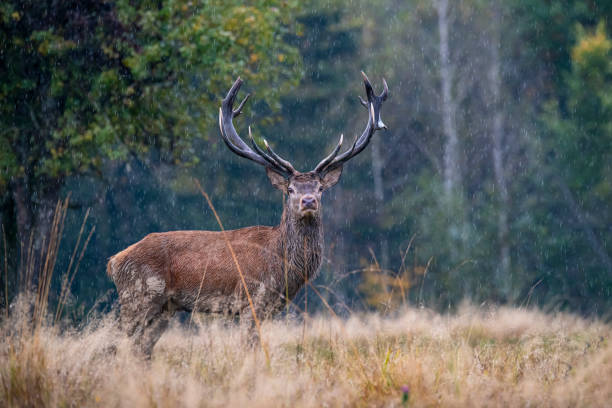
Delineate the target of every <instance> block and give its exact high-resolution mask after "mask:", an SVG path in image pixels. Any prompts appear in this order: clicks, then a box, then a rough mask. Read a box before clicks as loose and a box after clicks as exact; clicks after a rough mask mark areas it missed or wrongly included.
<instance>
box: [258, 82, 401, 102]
mask: <svg viewBox="0 0 612 408" xmlns="http://www.w3.org/2000/svg"><path fill="white" fill-rule="evenodd" d="M382 80H383V91H382V93H381V94H380V98H381V99H382V100H383V101H386V100H387V97H388V96H389V87H388V86H387V81H386V80H385V78H383V79H382ZM247 97H248V95H247Z"/></svg>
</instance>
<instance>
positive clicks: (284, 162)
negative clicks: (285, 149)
mask: <svg viewBox="0 0 612 408" xmlns="http://www.w3.org/2000/svg"><path fill="white" fill-rule="evenodd" d="M264 145H265V146H266V150H267V151H268V153H269V154H270V156H272V158H273V159H274V160H276V161H277V162H278V163H279V164H280V165H281V166H282V167H285V170H286V171H288V172H289V173H297V171H296V170H295V169H294V168H293V165H292V164H291V163H289V162H288V161H287V160H285V159H283V158H282V157H280V156H279V155H278V154H276V153H275V152H274V150H272V148H271V147H270V145H269V144H268V141H267V140H266V139H264Z"/></svg>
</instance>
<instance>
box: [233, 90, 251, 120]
mask: <svg viewBox="0 0 612 408" xmlns="http://www.w3.org/2000/svg"><path fill="white" fill-rule="evenodd" d="M250 96H251V94H250V93H248V94H246V96H245V97H244V99H243V100H242V102H240V105H238V107H237V108H236V109H234V110H233V111H232V117H234V118H235V117H236V116H238V115H240V114H241V113H242V107H243V106H244V104H245V103H246V101H248V100H249V97H250Z"/></svg>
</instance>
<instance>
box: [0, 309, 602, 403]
mask: <svg viewBox="0 0 612 408" xmlns="http://www.w3.org/2000/svg"><path fill="white" fill-rule="evenodd" d="M22 303H25V302H22ZM27 309H28V308H27V307H23V306H22V307H21V310H22V311H23V312H20V311H19V310H20V308H17V310H15V311H14V313H12V315H11V316H10V317H9V318H8V319H6V318H5V320H4V321H3V322H2V325H1V327H0V331H1V333H0V338H1V339H2V340H0V405H3V406H8V407H21V406H53V407H56V406H85V407H88V406H103V407H123V406H125V407H150V406H151V407H152V406H158V407H164V406H185V407H207V406H218V407H226V406H238V407H242V406H249V407H258V406H261V407H269V406H291V407H294V406H316V407H318V406H402V405H405V406H406V405H407V406H488V407H491V406H543V407H576V406H580V407H589V406H594V407H598V406H599V407H604V406H609V403H610V401H612V345H611V344H610V334H611V332H612V329H611V327H610V326H609V325H606V324H603V323H601V322H598V321H589V320H584V319H581V318H578V317H576V316H572V315H567V314H556V315H547V314H543V313H540V312H537V311H525V310H518V309H510V308H500V309H487V310H482V309H477V308H474V307H470V306H465V307H463V308H462V309H461V310H460V312H459V313H458V314H456V315H454V316H446V315H440V314H436V313H433V312H431V311H428V310H426V309H405V310H403V311H402V312H401V313H398V314H397V315H396V316H395V317H387V318H382V317H381V316H380V315H377V314H364V315H359V316H358V315H354V316H353V317H351V318H350V319H348V320H344V321H343V320H338V319H335V318H326V317H317V318H314V319H311V320H309V321H308V323H307V324H306V327H305V331H304V332H303V330H304V328H303V327H302V325H301V323H298V322H296V321H291V320H289V321H288V320H278V321H267V322H264V323H263V325H262V335H263V337H264V341H266V343H267V344H268V346H269V353H270V363H269V365H268V364H267V363H266V358H265V356H264V354H263V352H262V351H261V349H258V348H248V347H246V346H244V343H245V342H244V341H242V340H243V339H241V336H242V332H241V330H240V329H239V328H238V327H236V326H234V325H233V324H229V323H227V322H224V321H222V320H212V319H210V320H201V318H200V317H198V316H196V318H195V319H194V321H195V322H196V323H197V324H196V325H195V327H192V329H191V330H188V329H186V328H184V327H180V326H179V325H178V324H177V325H175V326H174V327H173V328H171V329H170V330H169V331H168V332H166V334H165V335H164V336H163V337H162V338H161V340H160V341H159V343H158V344H157V346H156V348H155V351H154V354H153V359H152V360H151V361H150V362H146V361H143V360H140V359H139V358H138V357H137V356H135V355H134V354H133V353H132V352H131V347H130V344H129V341H128V340H127V339H125V338H124V337H123V336H122V335H121V333H120V332H119V331H118V330H117V328H116V324H115V321H114V319H113V317H110V316H108V317H106V318H102V319H100V320H97V321H95V322H91V323H90V324H89V325H88V326H86V327H85V328H83V329H81V330H78V331H77V330H75V331H68V332H63V333H60V332H59V329H58V328H57V327H56V326H50V325H47V326H43V327H40V328H39V329H38V330H35V331H32V330H27V329H25V330H24V327H27V322H24V319H26V316H27ZM406 391H407V392H406Z"/></svg>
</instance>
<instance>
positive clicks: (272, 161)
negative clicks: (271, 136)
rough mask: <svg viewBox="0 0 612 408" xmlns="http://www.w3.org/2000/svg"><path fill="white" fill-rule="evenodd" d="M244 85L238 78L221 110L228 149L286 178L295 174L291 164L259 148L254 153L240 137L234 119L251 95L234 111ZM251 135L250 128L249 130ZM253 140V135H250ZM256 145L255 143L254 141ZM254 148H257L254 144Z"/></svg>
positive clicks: (223, 135)
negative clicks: (235, 102)
mask: <svg viewBox="0 0 612 408" xmlns="http://www.w3.org/2000/svg"><path fill="white" fill-rule="evenodd" d="M241 85H242V79H240V77H238V79H236V81H235V82H234V84H233V85H232V87H231V88H230V90H229V91H228V93H227V96H226V97H225V99H223V103H222V104H221V107H220V108H219V128H220V129H221V137H222V138H223V141H224V142H225V144H226V145H227V147H228V148H229V149H230V150H231V151H232V152H234V153H236V154H237V155H238V156H241V157H244V158H246V159H249V160H253V161H254V162H255V163H258V164H261V165H262V166H266V167H269V168H271V169H273V170H275V171H276V172H277V173H280V174H283V175H285V176H289V175H291V174H293V173H294V172H295V169H293V167H292V166H291V164H289V166H286V165H285V163H289V162H286V161H285V163H283V162H280V161H278V160H277V159H276V158H273V157H270V156H268V155H267V154H265V153H264V152H263V151H261V149H259V148H258V147H257V148H255V151H253V150H252V149H251V148H250V147H249V146H248V145H247V144H246V143H245V142H244V141H243V140H242V138H240V136H238V133H237V132H236V129H235V128H234V123H233V121H232V119H233V118H234V117H236V116H238V115H240V113H241V112H242V108H243V107H244V105H245V103H246V101H247V100H248V99H249V96H250V95H247V96H246V97H245V98H244V99H243V100H242V102H240V104H239V105H238V108H236V109H235V110H234V109H233V106H234V101H235V100H236V95H237V94H238V90H239V89H240V86H241ZM249 134H250V128H249ZM250 136H251V138H252V135H250ZM253 143H254V141H253ZM254 146H256V145H255V144H254Z"/></svg>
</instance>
